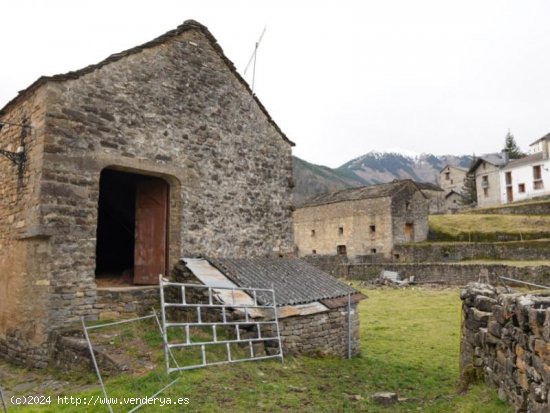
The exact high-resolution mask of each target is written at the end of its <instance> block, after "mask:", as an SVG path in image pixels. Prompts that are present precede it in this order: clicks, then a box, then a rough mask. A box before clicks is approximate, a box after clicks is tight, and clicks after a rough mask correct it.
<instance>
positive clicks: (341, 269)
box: [300, 255, 350, 278]
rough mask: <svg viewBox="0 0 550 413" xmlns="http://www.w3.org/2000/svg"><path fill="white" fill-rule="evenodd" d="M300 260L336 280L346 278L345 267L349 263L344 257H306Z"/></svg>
mask: <svg viewBox="0 0 550 413" xmlns="http://www.w3.org/2000/svg"><path fill="white" fill-rule="evenodd" d="M300 259H301V260H304V261H305V262H307V263H308V264H310V265H313V266H314V267H317V268H319V269H320V270H321V271H324V272H326V273H327V274H330V275H332V276H333V277H336V278H342V277H345V276H346V269H345V265H346V264H348V263H349V262H350V260H349V259H348V257H346V256H345V255H307V256H305V257H301V258H300Z"/></svg>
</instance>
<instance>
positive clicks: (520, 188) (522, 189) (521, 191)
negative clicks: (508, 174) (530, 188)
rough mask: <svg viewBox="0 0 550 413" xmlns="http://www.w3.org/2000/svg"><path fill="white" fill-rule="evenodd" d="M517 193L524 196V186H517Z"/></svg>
mask: <svg viewBox="0 0 550 413" xmlns="http://www.w3.org/2000/svg"><path fill="white" fill-rule="evenodd" d="M518 192H519V193H520V194H524V193H525V184H518Z"/></svg>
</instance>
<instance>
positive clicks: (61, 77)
mask: <svg viewBox="0 0 550 413" xmlns="http://www.w3.org/2000/svg"><path fill="white" fill-rule="evenodd" d="M188 30H199V31H200V32H201V33H203V34H204V35H205V36H206V38H207V39H208V40H209V42H210V44H211V45H212V47H213V48H214V50H215V51H216V53H217V54H218V55H219V56H220V58H221V59H222V60H223V62H224V63H225V64H226V65H227V67H228V68H229V70H230V71H231V72H232V73H233V75H235V76H236V77H237V79H238V81H239V82H240V83H241V84H242V85H243V86H244V87H245V89H246V90H247V91H248V92H249V93H250V95H251V96H252V98H253V99H254V100H255V102H256V104H257V105H258V106H259V108H260V110H261V111H262V112H263V113H264V115H265V116H266V117H267V120H268V122H269V123H271V125H272V126H273V127H274V128H275V130H276V131H277V132H278V133H279V134H280V135H281V137H282V138H283V140H285V141H286V142H288V143H289V144H290V145H291V146H295V143H294V142H292V141H291V140H290V139H289V138H288V137H287V136H286V134H285V133H284V132H283V131H282V130H281V128H280V127H279V125H277V124H276V123H275V121H274V120H273V118H272V117H271V115H270V114H269V112H268V111H267V109H266V108H265V106H264V105H263V104H262V102H260V100H259V99H258V97H257V95H256V94H255V93H254V92H253V91H252V89H251V88H250V86H249V85H248V83H247V82H246V80H244V78H243V77H242V76H241V75H240V74H239V72H238V71H237V69H236V67H235V65H234V63H233V62H232V61H231V60H229V58H228V57H227V56H226V55H225V53H224V52H223V49H222V47H221V46H220V45H219V43H218V41H217V40H216V38H215V37H214V35H213V34H212V33H211V32H210V30H208V28H207V27H206V26H204V25H203V24H201V23H199V22H197V21H196V20H185V21H184V22H183V23H182V24H180V25H179V26H178V27H177V28H175V29H172V30H169V31H167V32H166V33H164V34H162V35H160V36H158V37H156V38H154V39H153V40H149V41H148V42H145V43H143V44H141V45H138V46H134V47H131V48H130V49H126V50H123V51H121V52H118V53H113V54H111V55H109V56H108V57H106V58H105V59H103V60H101V61H100V62H98V63H94V64H91V65H88V66H85V67H83V68H81V69H78V70H73V71H69V72H66V73H60V74H56V75H52V76H40V77H39V78H38V79H37V80H35V81H34V82H33V83H31V84H30V85H29V86H27V87H26V88H25V89H23V90H21V91H19V93H18V94H17V95H16V96H15V97H14V98H13V99H11V100H10V101H9V102H8V103H6V104H5V105H4V107H2V108H1V109H0V116H3V115H5V113H6V111H7V110H8V109H9V108H10V107H11V106H13V105H15V104H16V103H18V102H19V101H20V100H21V99H23V98H25V97H26V96H28V95H30V94H31V93H32V92H34V91H35V90H37V89H38V88H39V87H41V86H42V85H44V84H46V83H47V82H62V81H65V80H72V79H78V78H79V77H81V76H83V75H86V74H88V73H92V72H93V71H95V70H97V69H100V68H102V67H103V66H105V65H107V64H109V63H113V62H116V61H118V60H120V59H122V58H124V57H127V56H130V55H133V54H136V53H140V52H142V51H143V50H145V49H149V48H152V47H155V46H158V45H160V44H162V43H165V42H166V41H168V40H170V39H172V38H174V37H176V36H179V35H180V34H182V33H184V32H186V31H188Z"/></svg>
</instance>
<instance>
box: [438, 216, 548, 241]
mask: <svg viewBox="0 0 550 413" xmlns="http://www.w3.org/2000/svg"><path fill="white" fill-rule="evenodd" d="M429 224H430V231H431V233H432V235H433V236H434V237H435V239H437V240H441V241H451V240H457V241H498V240H500V239H501V238H504V239H506V240H508V239H510V240H512V239H517V240H521V239H539V238H548V237H549V235H550V232H549V231H548V230H547V228H550V216H548V215H474V214H454V215H430V217H429Z"/></svg>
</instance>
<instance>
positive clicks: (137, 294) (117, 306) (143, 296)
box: [94, 286, 160, 320]
mask: <svg viewBox="0 0 550 413" xmlns="http://www.w3.org/2000/svg"><path fill="white" fill-rule="evenodd" d="M96 293H97V303H96V304H95V305H94V307H95V308H97V309H98V310H99V315H98V316H99V319H100V320H110V319H118V318H133V317H139V316H143V315H148V314H151V311H152V308H153V307H154V308H156V309H158V308H159V306H160V296H159V287H157V286H151V287H141V286H140V287H117V288H98V289H97V290H96Z"/></svg>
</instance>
